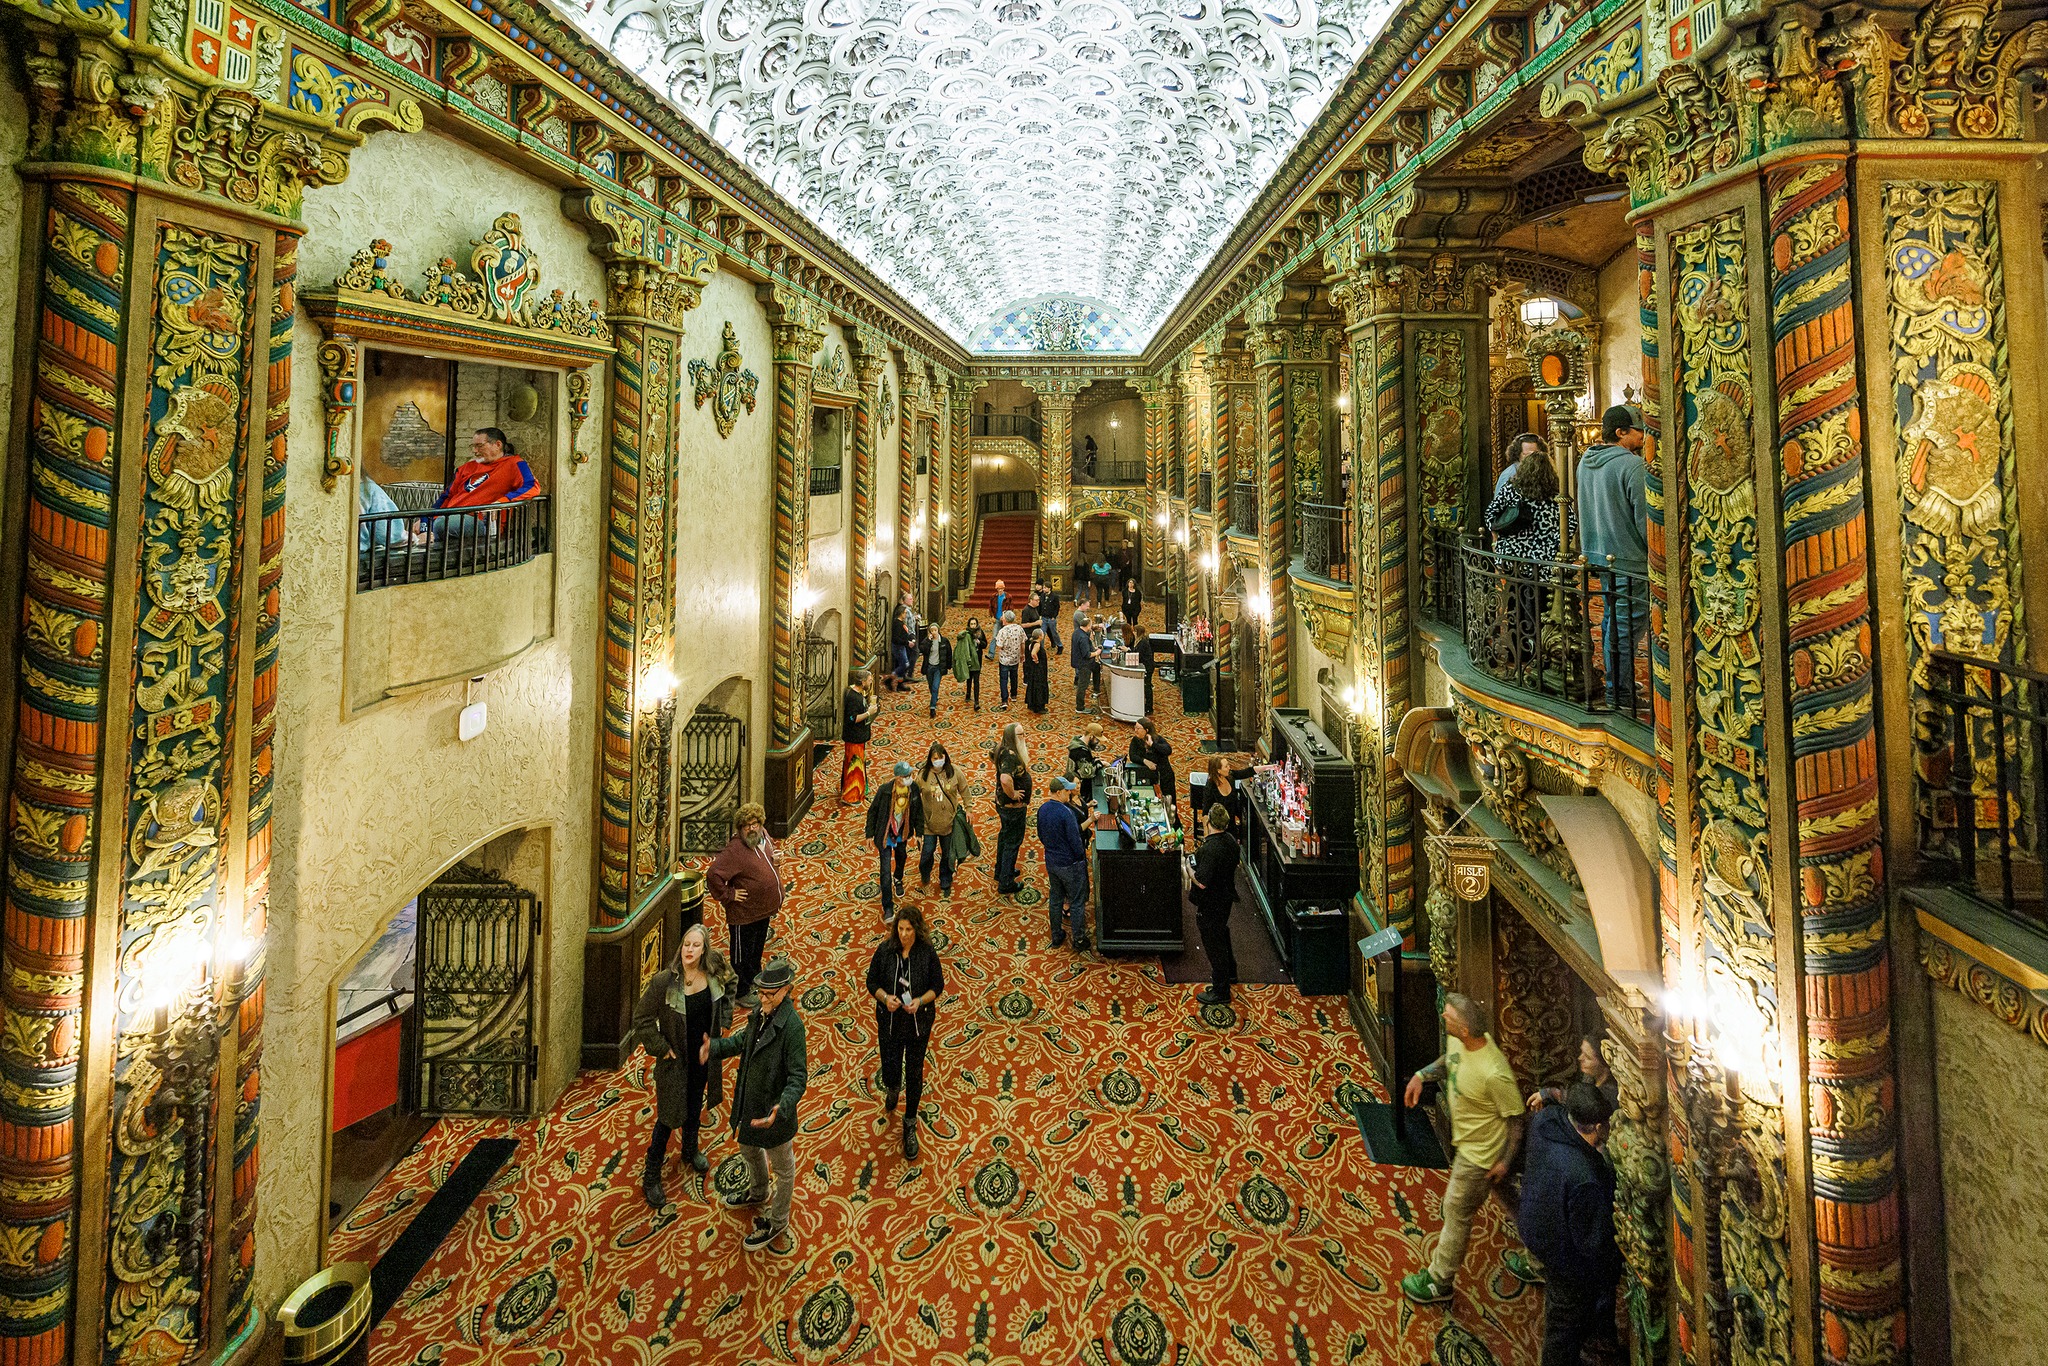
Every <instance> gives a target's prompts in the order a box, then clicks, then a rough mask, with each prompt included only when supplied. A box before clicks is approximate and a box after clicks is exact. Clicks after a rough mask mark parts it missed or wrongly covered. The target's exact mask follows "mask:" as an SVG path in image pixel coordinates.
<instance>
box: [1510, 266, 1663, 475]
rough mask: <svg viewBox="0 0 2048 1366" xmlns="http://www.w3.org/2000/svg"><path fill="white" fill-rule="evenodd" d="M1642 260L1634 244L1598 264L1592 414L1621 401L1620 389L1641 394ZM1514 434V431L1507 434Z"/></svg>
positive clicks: (1637, 396)
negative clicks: (1596, 365)
mask: <svg viewBox="0 0 2048 1366" xmlns="http://www.w3.org/2000/svg"><path fill="white" fill-rule="evenodd" d="M1640 268H1641V263H1640V262H1639V261H1638V260H1637V259H1636V249H1635V244H1634V243H1630V244H1629V245H1628V246H1627V247H1624V248H1623V249H1622V250H1620V251H1618V252H1616V253H1615V254H1614V258H1613V259H1612V260H1610V261H1609V262H1608V263H1607V264H1606V265H1604V266H1602V267H1600V274H1599V276H1598V277H1597V278H1598V284H1597V286H1596V287H1597V289H1598V297H1599V301H1600V364H1599V368H1598V372H1597V373H1596V374H1595V375H1594V376H1593V404H1594V408H1593V411H1594V415H1595V416H1596V417H1597V416H1598V415H1599V414H1601V413H1603V412H1605V411H1606V410H1607V409H1608V408H1609V407H1611V406H1612V405H1614V404H1616V403H1620V402H1622V401H1623V399H1622V390H1623V389H1630V390H1633V391H1634V393H1635V396H1636V401H1637V402H1638V403H1640V402H1641V401H1642V397H1643V303H1642V297H1641V295H1642V289H1641V270H1640ZM1509 435H1513V433H1509Z"/></svg>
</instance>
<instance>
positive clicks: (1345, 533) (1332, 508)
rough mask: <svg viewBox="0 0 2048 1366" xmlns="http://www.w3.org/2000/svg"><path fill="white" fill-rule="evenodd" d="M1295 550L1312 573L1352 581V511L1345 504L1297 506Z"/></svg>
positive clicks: (1295, 515) (1341, 580)
mask: <svg viewBox="0 0 2048 1366" xmlns="http://www.w3.org/2000/svg"><path fill="white" fill-rule="evenodd" d="M1294 549H1295V553H1296V554H1298V555H1300V556H1301V567H1302V568H1303V569H1305V570H1307V571H1308V572H1309V573H1311V574H1314V575H1316V576H1317V577H1318V578H1324V579H1335V580H1336V581H1337V582H1339V583H1349V582H1351V510H1350V509H1349V508H1347V507H1345V506H1344V505H1342V504H1341V503H1296V504H1295V505H1294Z"/></svg>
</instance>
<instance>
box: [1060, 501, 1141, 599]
mask: <svg viewBox="0 0 2048 1366" xmlns="http://www.w3.org/2000/svg"><path fill="white" fill-rule="evenodd" d="M1105 564H1106V565H1108V566H1109V575H1108V581H1109V598H1108V601H1107V603H1105V602H1104V599H1103V598H1102V596H1101V591H1100V588H1101V585H1100V577H1101V576H1099V575H1098V574H1097V573H1096V567H1097V566H1098V565H1105ZM1144 572H1145V538H1144V537H1143V536H1142V535H1140V534H1139V527H1138V520H1137V518H1135V517H1132V516H1131V515H1130V514H1129V513H1125V512H1102V513H1097V514H1095V515H1094V516H1092V517H1083V518H1082V519H1081V524H1080V525H1079V526H1078V527H1076V528H1075V529H1074V582H1075V584H1076V585H1077V586H1078V585H1080V584H1082V583H1087V584H1090V585H1091V590H1092V592H1093V594H1094V601H1095V602H1096V603H1097V604H1098V605H1103V606H1108V605H1112V604H1114V603H1115V602H1116V600H1117V594H1119V593H1121V592H1122V591H1123V586H1124V580H1125V579H1127V578H1129V579H1137V580H1138V581H1139V582H1141V583H1142V582H1143V581H1144Z"/></svg>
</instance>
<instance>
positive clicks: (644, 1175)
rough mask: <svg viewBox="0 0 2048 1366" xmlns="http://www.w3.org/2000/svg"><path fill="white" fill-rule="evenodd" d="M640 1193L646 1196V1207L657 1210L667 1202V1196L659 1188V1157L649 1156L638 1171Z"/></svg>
mask: <svg viewBox="0 0 2048 1366" xmlns="http://www.w3.org/2000/svg"><path fill="white" fill-rule="evenodd" d="M640 1193H641V1194H642V1195H644V1196H646V1197H647V1207H648V1208H649V1209H654V1210H658V1209H660V1208H661V1207H662V1206H664V1205H666V1204H667V1203H668V1196H666V1195H664V1194H663V1193H662V1189H661V1159H660V1158H658V1157H653V1156H650V1157H648V1159H647V1165H646V1167H645V1168H643V1169H642V1170H641V1173H640Z"/></svg>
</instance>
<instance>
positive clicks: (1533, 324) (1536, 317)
mask: <svg viewBox="0 0 2048 1366" xmlns="http://www.w3.org/2000/svg"><path fill="white" fill-rule="evenodd" d="M1521 314H1522V326H1524V327H1526V328H1528V329H1530V330H1531V331H1536V330H1538V329H1541V328H1545V327H1548V326H1550V325H1551V324H1552V323H1554V322H1556V321H1557V319H1558V316H1559V314H1558V307H1557V300H1555V299H1551V298H1545V297H1538V298H1530V299H1524V300H1522V308H1521Z"/></svg>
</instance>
